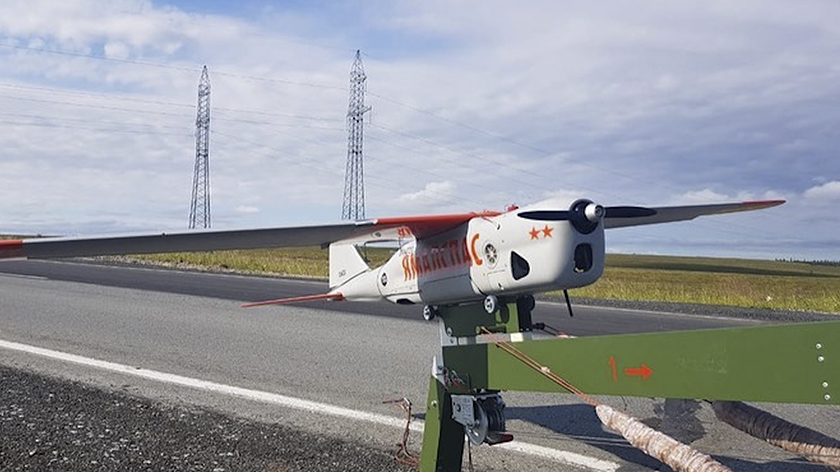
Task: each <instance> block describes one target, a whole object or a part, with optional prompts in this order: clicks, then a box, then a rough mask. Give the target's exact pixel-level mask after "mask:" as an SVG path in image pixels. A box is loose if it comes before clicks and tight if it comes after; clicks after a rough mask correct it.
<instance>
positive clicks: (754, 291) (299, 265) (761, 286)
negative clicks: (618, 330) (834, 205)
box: [135, 248, 840, 313]
mask: <svg viewBox="0 0 840 472" xmlns="http://www.w3.org/2000/svg"><path fill="white" fill-rule="evenodd" d="M390 253H391V251H390V250H388V249H382V248H373V249H368V250H367V256H368V258H369V259H370V260H371V264H372V265H378V264H381V263H382V262H384V261H385V260H386V259H387V258H388V256H389V255H390ZM135 257H137V258H141V259H146V260H154V261H159V262H160V261H163V262H167V263H171V264H176V265H177V264H183V265H189V266H202V267H209V268H214V269H231V270H238V271H245V272H252V273H269V274H276V275H291V276H305V277H321V278H326V277H327V270H328V263H327V251H326V250H322V249H317V248H299V249H272V250H253V251H220V252H213V253H195V254H187V253H178V254H163V255H153V256H135ZM572 294H573V295H574V296H581V297H589V298H599V299H616V300H647V301H672V302H685V303H702V304H713V305H731V306H739V307H748V308H769V309H776V310H802V311H818V312H826V313H840V267H837V266H824V265H815V264H808V263H801V262H776V261H756V260H746V259H718V258H700V257H672V256H642V255H620V254H609V255H607V269H606V271H605V273H604V276H603V277H602V278H601V279H600V280H599V281H598V282H596V283H595V284H593V285H591V286H589V287H585V288H582V289H577V290H574V291H573V292H572Z"/></svg>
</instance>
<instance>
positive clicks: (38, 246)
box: [0, 212, 498, 259]
mask: <svg viewBox="0 0 840 472" xmlns="http://www.w3.org/2000/svg"><path fill="white" fill-rule="evenodd" d="M495 215H498V213H493V212H485V213H463V214H454V215H436V216H412V217H405V218H380V219H373V220H363V221H349V222H342V223H336V224H328V225H313V226H292V227H285V228H265V229H239V230H197V231H178V232H160V233H151V234H129V235H115V236H114V235H111V236H109V235H105V236H89V237H69V238H43V239H23V240H21V239H13V240H7V241H0V259H8V258H31V259H47V258H53V257H81V256H106V255H118V254H153V253H162V252H192V251H219V250H226V249H257V248H276V247H300V246H327V245H329V244H331V243H334V242H336V241H342V240H352V239H359V240H360V241H387V240H389V239H395V236H392V235H390V234H389V230H393V229H399V228H403V229H404V231H402V232H401V236H402V237H405V236H410V235H414V236H418V237H425V236H430V235H433V234H436V233H440V232H444V231H447V230H449V229H452V228H454V227H456V226H458V225H460V224H463V223H466V222H467V221H469V220H471V219H472V218H475V217H482V216H495Z"/></svg>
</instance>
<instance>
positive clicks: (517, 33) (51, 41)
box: [0, 0, 840, 260]
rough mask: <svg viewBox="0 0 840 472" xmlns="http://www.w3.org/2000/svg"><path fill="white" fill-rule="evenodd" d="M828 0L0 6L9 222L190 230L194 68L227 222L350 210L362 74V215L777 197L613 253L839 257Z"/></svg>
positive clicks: (837, 103)
mask: <svg viewBox="0 0 840 472" xmlns="http://www.w3.org/2000/svg"><path fill="white" fill-rule="evenodd" d="M837 17H840V4H837V3H836V2H832V1H806V2H797V3H795V4H792V3H790V2H783V1H773V0H771V1H743V2H738V3H736V4H733V3H732V2H724V1H710V2H703V3H700V4H681V3H674V2H667V1H648V2H632V3H628V2H622V1H607V2H598V3H597V4H592V3H591V2H583V1H580V2H551V1H545V2H540V1H534V2H528V3H525V4H522V5H518V6H516V7H513V6H510V5H509V3H508V2H494V1H481V2H478V1H476V2H401V1H397V2H353V1H345V2H283V3H276V2H250V1H247V2H149V1H141V0H117V1H110V2H104V1H93V0H67V1H58V0H43V1H17V0H10V1H4V2H2V4H0V125H2V127H0V169H2V170H0V231H2V232H40V233H50V234H81V233H99V232H111V231H118V232H125V231H143V230H148V229H158V228H182V227H185V226H186V223H187V215H188V211H189V196H190V188H191V179H192V165H193V159H194V137H193V135H192V133H193V123H194V120H195V96H196V85H197V81H198V77H199V74H200V70H201V66H202V65H203V64H207V65H208V67H209V70H210V77H211V82H212V86H213V92H212V94H213V95H212V104H213V112H212V136H211V157H210V159H211V163H210V167H211V185H212V206H213V220H214V227H216V228H225V227H254V226H276V225H289V224H299V223H316V222H327V221H334V220H336V219H337V218H338V217H339V216H340V209H341V196H342V186H343V179H344V176H343V171H344V162H345V159H346V131H345V123H344V119H345V114H346V109H347V83H348V73H349V69H350V65H351V63H352V60H353V53H354V51H355V50H356V49H358V48H361V49H362V52H363V54H364V60H365V69H366V72H367V75H368V92H369V94H368V96H367V102H368V104H369V105H371V106H372V107H373V111H372V113H371V114H370V116H369V121H368V122H367V123H366V125H365V126H366V133H365V158H366V162H365V171H366V184H367V186H366V188H367V215H368V216H371V217H374V216H387V215H397V214H423V213H441V212H454V211H466V210H480V209H501V208H503V207H504V206H505V205H506V204H509V203H517V204H520V205H524V204H527V203H529V202H533V201H538V200H542V199H545V198H548V197H554V196H558V197H561V198H563V199H567V200H572V199H574V198H576V197H588V198H591V199H593V200H596V201H598V202H601V203H603V204H606V205H610V204H648V205H663V204H680V203H700V202H722V201H733V200H742V199H761V198H785V199H787V200H788V201H789V203H788V204H786V205H784V206H783V207H779V208H774V209H771V210H767V211H764V212H757V213H754V214H746V215H731V216H722V217H717V218H707V219H704V220H697V221H695V222H690V223H679V224H673V225H663V226H660V227H648V228H638V229H620V230H615V231H611V232H610V233H609V234H608V249H609V250H612V251H617V252H636V253H661V254H696V255H726V256H739V257H757V258H788V257H795V258H807V259H834V260H837V259H840V250H838V248H839V247H840V236H838V229H840V216H838V214H837V211H836V207H837V206H838V203H840V159H838V155H837V154H838V149H840V114H838V113H837V110H838V109H840V87H838V86H837V84H839V83H840V54H838V53H840V29H838V28H836V25H835V24H834V21H833V18H837Z"/></svg>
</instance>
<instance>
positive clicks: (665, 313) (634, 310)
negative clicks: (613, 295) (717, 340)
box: [537, 300, 763, 324]
mask: <svg viewBox="0 0 840 472" xmlns="http://www.w3.org/2000/svg"><path fill="white" fill-rule="evenodd" d="M537 304H538V305H552V306H557V307H562V308H563V309H564V310H565V309H566V302H551V301H548V300H539V301H537ZM572 306H573V307H579V308H584V309H593V310H609V311H629V312H631V313H640V314H646V315H654V316H660V317H665V316H667V317H672V316H673V317H680V318H706V319H711V320H721V321H732V322H735V323H752V324H761V323H763V321H761V320H755V319H751V318H738V317H734V316H721V315H699V314H692V313H678V312H676V311H653V310H642V309H638V308H621V307H615V306H601V305H576V304H574V303H572Z"/></svg>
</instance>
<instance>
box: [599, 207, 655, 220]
mask: <svg viewBox="0 0 840 472" xmlns="http://www.w3.org/2000/svg"><path fill="white" fill-rule="evenodd" d="M605 210H606V214H605V215H604V217H605V218H641V217H643V216H653V215H655V214H656V210H654V209H653V208H645V207H639V206H611V207H606V208H605Z"/></svg>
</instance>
